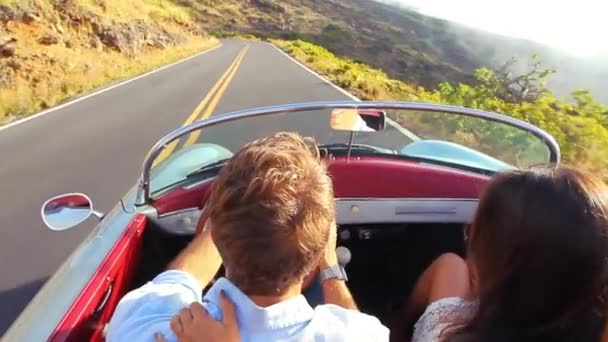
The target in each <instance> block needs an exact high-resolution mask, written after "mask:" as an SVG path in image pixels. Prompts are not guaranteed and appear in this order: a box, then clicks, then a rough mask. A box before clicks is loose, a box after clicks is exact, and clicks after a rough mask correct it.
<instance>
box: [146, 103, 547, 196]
mask: <svg viewBox="0 0 608 342" xmlns="http://www.w3.org/2000/svg"><path fill="white" fill-rule="evenodd" d="M338 111H339V110H337V109H322V110H301V111H290V112H280V113H273V114H267V115H261V116H254V117H244V118H240V119H237V120H231V121H226V122H219V123H216V124H214V125H211V126H207V127H204V128H202V129H199V130H196V131H193V132H191V133H189V134H186V135H184V136H181V137H179V138H178V139H176V140H174V141H172V142H170V143H169V144H166V145H165V146H166V147H165V148H164V149H163V150H162V151H161V152H160V154H159V155H158V156H157V158H156V159H155V160H154V162H153V163H152V168H151V176H150V192H151V196H152V198H155V197H158V196H159V195H160V194H162V193H163V192H164V191H165V190H167V189H171V188H173V187H174V186H177V185H182V184H184V183H187V182H188V181H190V180H192V181H198V180H200V179H201V178H202V179H205V178H209V177H212V176H214V175H215V173H217V170H218V169H219V167H221V165H223V162H224V161H225V160H227V159H228V158H230V157H231V156H232V154H233V153H235V152H236V151H238V150H239V149H240V148H241V147H242V146H243V145H245V144H246V143H248V142H250V141H252V140H255V139H257V138H261V137H265V136H269V135H272V134H274V133H276V132H281V131H290V132H297V133H299V134H300V135H302V136H305V137H311V138H314V139H315V140H316V142H317V144H319V145H320V146H321V147H323V148H324V150H326V151H328V152H330V153H332V154H334V155H337V154H340V153H346V151H347V147H348V144H349V142H350V136H351V131H352V130H354V129H356V130H358V131H357V132H355V133H354V136H353V140H352V144H353V148H352V150H351V151H350V153H351V156H361V155H375V156H386V157H390V158H403V159H409V160H414V161H417V162H425V163H430V164H436V165H438V166H447V167H452V168H461V169H463V170H469V171H471V170H472V171H477V172H484V173H487V172H497V171H501V170H506V169H511V168H528V167H531V166H534V165H539V164H547V163H549V162H550V159H551V153H550V149H549V148H548V146H547V144H546V143H545V142H544V141H543V140H542V139H541V138H539V137H537V136H536V135H534V134H532V133H531V132H529V131H527V130H524V129H522V128H518V127H514V126H510V125H507V124H505V123H501V122H496V121H490V120H488V119H486V118H482V117H473V116H466V115H462V114H455V113H452V112H447V111H428V110H425V111H420V110H409V109H407V110H406V109H400V110H386V111H381V110H372V112H375V113H382V114H383V115H384V116H385V117H386V119H385V124H384V126H383V129H378V130H376V129H367V128H368V127H367V126H366V122H365V120H359V119H358V118H357V120H359V123H355V122H354V121H353V122H350V123H348V121H344V120H342V121H341V122H342V123H344V122H346V123H347V124H348V125H351V126H349V127H351V130H341V129H339V128H337V126H336V125H337V124H338V123H339V122H338V121H339V120H338V119H340V118H342V119H343V117H344V116H339V115H338V116H336V114H337V112H338ZM369 112H370V111H369V110H368V111H367V113H364V114H369ZM338 114H340V113H338ZM372 114H373V113H372ZM361 117H362V118H366V117H364V116H361ZM337 118H338V119H337ZM337 120H338V121H337ZM360 123H362V124H363V125H362V126H361V127H363V129H360V128H361V127H359V128H357V127H356V126H357V125H358V124H360Z"/></svg>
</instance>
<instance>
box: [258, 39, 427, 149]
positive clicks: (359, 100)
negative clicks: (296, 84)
mask: <svg viewBox="0 0 608 342" xmlns="http://www.w3.org/2000/svg"><path fill="white" fill-rule="evenodd" d="M267 44H270V45H271V46H272V47H273V48H275V49H276V50H277V51H279V52H280V53H281V54H282V55H283V56H285V57H287V58H289V59H291V61H292V62H294V63H296V64H297V65H299V66H301V67H302V68H303V69H304V70H306V71H308V72H309V73H311V74H313V75H314V76H316V77H317V78H319V79H320V80H321V81H323V82H325V83H327V84H329V85H330V86H331V87H333V88H334V89H336V90H337V91H339V92H340V93H342V94H344V95H346V96H348V97H349V98H350V99H352V100H353V101H358V102H362V101H361V99H360V98H358V97H356V96H355V95H353V94H351V93H349V92H348V91H346V90H344V89H342V88H340V87H339V86H337V85H336V84H335V83H333V82H332V81H330V80H328V79H327V78H325V77H323V76H321V75H320V74H319V73H317V72H316V71H314V70H312V69H311V68H309V67H307V66H306V65H304V64H302V63H301V62H300V61H298V60H297V59H295V58H293V57H291V56H290V55H288V54H287V53H286V52H285V51H283V50H281V48H279V47H278V46H276V45H274V44H272V43H267ZM386 122H387V123H388V124H390V125H392V126H393V127H395V128H396V129H398V130H399V131H401V133H403V134H405V135H406V136H408V137H412V136H413V137H415V138H416V139H419V138H418V137H417V136H416V135H415V134H413V133H412V132H410V131H408V130H406V129H405V128H403V127H401V126H400V125H399V124H397V122H395V121H394V120H393V119H391V118H389V117H388V116H387V117H386Z"/></svg>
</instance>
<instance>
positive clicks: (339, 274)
mask: <svg viewBox="0 0 608 342" xmlns="http://www.w3.org/2000/svg"><path fill="white" fill-rule="evenodd" d="M329 279H338V280H342V281H348V277H347V276H346V271H345V270H344V267H342V266H340V265H334V266H331V267H328V268H326V269H324V270H321V272H319V280H320V281H321V282H324V281H326V280H329Z"/></svg>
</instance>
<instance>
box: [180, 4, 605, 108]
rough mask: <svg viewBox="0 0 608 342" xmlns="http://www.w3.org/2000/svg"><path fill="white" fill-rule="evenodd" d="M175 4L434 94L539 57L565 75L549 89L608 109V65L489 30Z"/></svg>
mask: <svg viewBox="0 0 608 342" xmlns="http://www.w3.org/2000/svg"><path fill="white" fill-rule="evenodd" d="M175 1H176V3H178V4H180V5H184V6H188V7H190V8H191V9H192V10H193V12H194V13H195V15H196V16H197V17H198V19H199V22H200V23H201V24H202V25H203V26H204V27H206V28H207V29H209V30H211V31H216V32H219V33H220V34H221V33H222V32H225V31H235V32H242V33H252V34H255V35H258V36H261V37H269V38H287V39H299V38H301V39H304V40H308V41H311V42H313V43H316V44H321V45H323V46H325V47H327V48H328V49H329V50H330V51H332V52H333V53H337V54H338V55H342V56H345V57H348V58H352V59H354V60H360V61H362V62H364V63H366V64H370V65H372V66H374V67H379V68H382V69H383V70H385V71H386V72H387V73H388V74H389V75H390V76H391V77H394V78H399V79H403V80H405V81H408V82H410V83H413V84H416V85H421V86H424V87H425V88H431V89H432V88H434V87H436V86H437V85H438V84H439V83H440V82H442V81H448V82H451V83H458V82H465V83H467V82H471V81H473V80H474V78H473V75H472V72H473V70H474V69H476V68H479V67H482V66H490V67H498V66H500V65H501V64H503V63H505V62H507V61H508V60H509V59H511V57H512V56H513V55H516V56H518V57H519V58H520V62H519V63H518V64H516V65H515V67H517V68H518V69H519V70H523V69H525V68H526V66H527V64H528V62H529V61H530V59H531V56H532V55H533V54H538V55H539V56H540V59H541V60H542V61H543V62H544V63H545V64H546V65H547V66H549V67H555V68H556V69H557V73H556V74H555V75H553V77H552V78H551V80H550V83H549V86H550V87H551V88H552V89H553V90H554V92H555V94H556V95H557V96H559V97H562V98H566V97H568V96H569V94H570V92H571V91H573V90H575V89H578V88H585V89H590V90H591V92H592V93H593V94H594V95H595V96H596V97H597V98H598V99H599V100H601V101H602V102H604V103H608V94H607V93H605V89H608V61H604V60H602V59H601V58H599V57H598V58H597V60H595V61H593V63H592V62H591V61H590V60H588V59H584V58H579V57H575V56H569V55H567V54H565V53H562V52H561V51H560V50H558V49H556V48H552V47H550V46H548V45H544V44H541V43H537V42H534V41H531V40H525V39H520V38H511V37H507V36H504V35H499V34H494V33H489V32H485V31H481V30H478V29H475V28H471V27H468V26H466V25H462V24H459V23H454V22H450V21H448V20H445V19H440V18H435V17H430V16H426V15H424V14H421V13H419V12H416V11H414V10H408V9H406V8H403V7H399V8H397V7H395V6H394V5H389V4H386V3H380V2H378V1H377V0H352V1H349V2H348V3H345V2H341V1H336V0H324V1H321V0H304V1H296V0H284V1H277V0H245V1H236V0H226V1H216V0H175ZM602 62H604V63H602ZM601 64H603V65H601Z"/></svg>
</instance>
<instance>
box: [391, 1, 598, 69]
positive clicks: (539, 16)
mask: <svg viewBox="0 0 608 342" xmlns="http://www.w3.org/2000/svg"><path fill="white" fill-rule="evenodd" d="M397 1H399V2H401V3H403V4H405V5H408V6H412V7H414V8H416V9H418V11H419V12H421V13H423V14H427V15H431V16H435V17H440V18H444V19H447V20H450V21H455V22H459V23H462V24H465V25H468V26H472V27H475V28H479V29H483V30H486V31H490V32H494V33H498V34H502V35H506V36H512V37H518V38H525V39H529V40H533V41H537V42H540V43H544V44H546V45H549V46H553V47H556V48H559V49H562V50H564V51H566V52H569V53H570V54H573V55H576V56H581V57H597V56H600V55H601V56H606V58H607V59H608V27H607V23H608V20H607V19H608V1H607V0H595V1H594V0H577V1H572V0H553V1H551V0H506V1H504V0H502V1H501V0H397Z"/></svg>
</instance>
